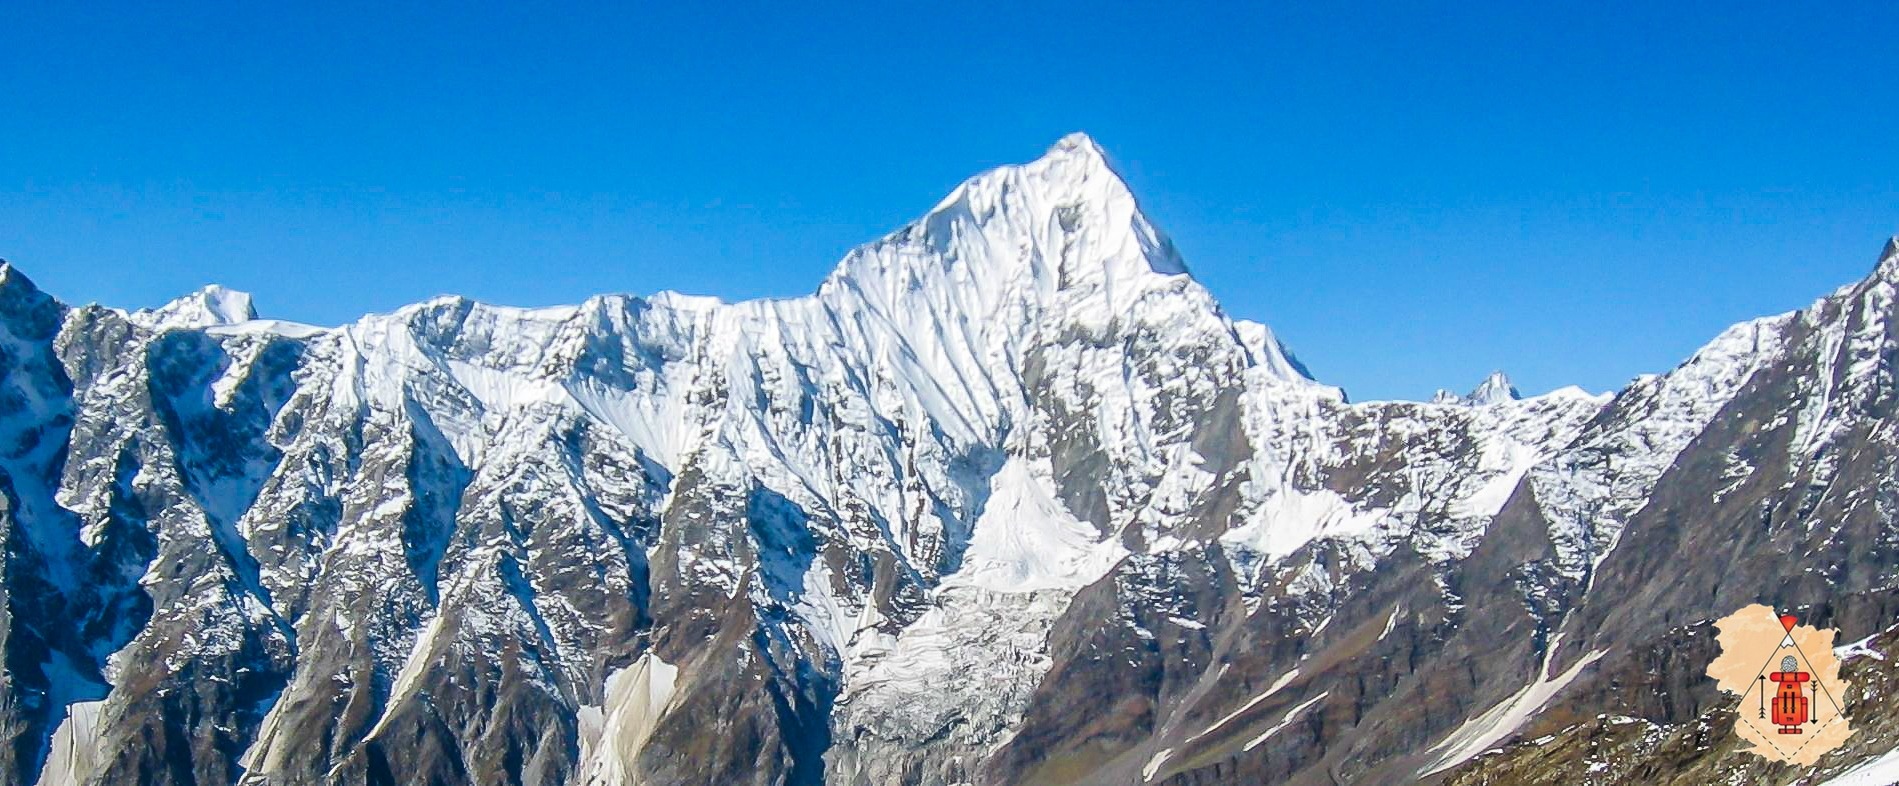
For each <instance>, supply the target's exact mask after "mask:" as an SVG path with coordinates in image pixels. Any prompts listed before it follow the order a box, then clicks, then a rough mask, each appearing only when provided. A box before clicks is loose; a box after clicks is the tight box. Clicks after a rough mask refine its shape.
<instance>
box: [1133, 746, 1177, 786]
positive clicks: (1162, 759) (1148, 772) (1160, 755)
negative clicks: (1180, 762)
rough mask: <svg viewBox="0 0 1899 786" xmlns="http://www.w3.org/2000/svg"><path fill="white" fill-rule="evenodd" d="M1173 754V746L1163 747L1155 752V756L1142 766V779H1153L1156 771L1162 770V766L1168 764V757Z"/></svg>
mask: <svg viewBox="0 0 1899 786" xmlns="http://www.w3.org/2000/svg"><path fill="white" fill-rule="evenodd" d="M1173 755H1174V749H1173V748H1162V749H1161V750H1160V751H1159V752H1157V753H1155V754H1154V756H1153V758H1150V759H1148V760H1147V764H1146V765H1145V766H1142V767H1141V780H1144V781H1151V780H1153V779H1154V773H1157V772H1160V768H1161V766H1162V765H1164V764H1166V763H1167V759H1168V758H1170V757H1172V756H1173Z"/></svg>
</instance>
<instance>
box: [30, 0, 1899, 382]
mask: <svg viewBox="0 0 1899 786" xmlns="http://www.w3.org/2000/svg"><path fill="white" fill-rule="evenodd" d="M55 5H58V6H63V7H58V8H54V7H51V6H55ZM78 5H79V4H34V3H11V4H6V5H5V6H0V110H3V112H0V117H4V124H3V125H0V256H4V257H6V258H8V259H11V260H13V261H14V262H15V263H16V264H18V265H19V266H20V267H21V268H22V269H23V270H25V271H26V272H27V273H28V274H29V275H31V276H32V277H34V279H35V280H37V281H38V282H39V283H40V284H41V285H42V286H43V287H45V288H46V289H48V290H50V291H52V292H53V293H55V294H57V295H59V296H60V297H62V298H64V299H66V300H68V301H70V302H88V301H98V302H104V303H109V304H112V305H118V306H126V307H139V306H149V305H155V304H158V303H161V302H163V301H165V300H167V299H169V298H171V297H173V296H175V295H177V294H181V293H183V292H186V291H189V290H191V289H195V288H197V287H198V286H200V285H203V284H206V283H211V282H218V283H223V284H226V285H229V286H232V287H235V288H239V289H245V290H248V291H251V292H254V293H255V294H256V296H257V301H258V304H259V308H260V309H261V310H262V311H264V312H266V314H267V315H270V316H278V317H283V318H288V319H296V320H302V321H309V322H316V323H321V324H337V323H341V322H345V321H348V320H350V319H352V318H354V317H355V316H356V315H358V314H361V313H363V312H367V311H380V310H388V309H391V308H394V307H396V306H398V305H401V304H403V303H407V302H412V301H415V300H420V299H423V298H426V297H429V296H431V295H435V294H441V293H447V292H454V293H460V294H467V295H470V296H473V297H477V298H480V299H483V300H490V301H495V302H501V303H510V304H519V305H541V304H551V303H561V302H573V301H577V300H579V299H581V298H583V297H585V296H587V295H589V294H593V293H597V292H633V293H647V292H653V291H657V290H660V289H678V290H682V291H687V292H693V293H703V294H713V295H719V296H722V297H725V298H727V299H740V298H749V297H757V296H776V295H795V294H800V293H803V292H806V291H809V290H810V289H812V288H813V287H815V285H816V283H817V282H818V280H819V279H820V278H822V276H823V275H824V273H825V272H827V271H828V270H829V269H830V268H831V266H832V265H833V264H834V262H835V261H836V260H837V259H838V258H839V257H841V256H842V255H843V253H844V252H845V251H847V250H848V249H849V248H850V247H852V246H854V245H856V244H858V243H861V242H864V241H866V240H869V239H871V238H874V237H876V236H877V235H880V234H882V233H883V232H885V231H887V230H889V229H891V228H893V227H895V226H897V225H899V224H901V223H903V222H904V221H906V220H908V219H909V218H911V217H914V216H915V215H917V214H918V213H920V212H922V211H924V210H926V209H927V208H928V207H929V206H930V205H932V204H934V203H935V202H936V200H937V199H938V198H939V197H941V196H942V195H943V194H944V193H945V192H947V191H948V190H949V189H950V188H951V187H953V186H954V185H955V184H956V183H957V182H959V181H961V180H962V179H963V178H965V177H967V176H969V175H971V174H974V173H976V172H977V171H980V170H982V169H985V168H988V167H991V166H994V165H998V164H1002V163H1008V162H1014V161H1021V160H1026V159H1029V158H1033V157H1034V156H1036V155H1038V154H1039V153H1040V152H1041V151H1042V150H1043V149H1044V148H1045V147H1047V146H1048V145H1049V144H1051V143H1052V142H1053V141H1054V140H1055V139H1057V138H1058V137H1060V136H1061V135H1062V134H1064V133H1066V132H1069V131H1073V130H1085V131H1087V132H1089V133H1090V134H1092V135H1093V136H1094V137H1095V138H1096V139H1097V140H1098V141H1099V142H1101V144H1102V145H1103V146H1104V147H1106V148H1107V149H1108V151H1109V153H1110V155H1111V156H1112V157H1113V158H1114V159H1115V162H1116V165H1117V167H1118V168H1119V169H1120V170H1121V171H1122V173H1123V174H1124V175H1125V176H1126V177H1127V179H1128V180H1129V182H1130V183H1131V185H1132V186H1133V188H1134V190H1135V192H1136V193H1137V194H1138V195H1139V196H1140V198H1141V199H1142V202H1143V205H1144V206H1145V207H1146V209H1147V211H1148V213H1149V214H1150V215H1151V216H1152V217H1153V219H1154V220H1155V222H1156V223H1158V224H1159V225H1160V226H1161V227H1163V228H1164V229H1165V230H1167V231H1168V232H1169V233H1170V234H1171V235H1172V236H1173V237H1174V239H1175V240H1176V242H1177V243H1178V244H1179V246H1180V248H1181V249H1182V251H1183V253H1184V254H1185V255H1186V257H1187V260H1188V264H1189V265H1190V266H1191V267H1192V268H1193V270H1194V272H1195V274H1196V275H1197V276H1198V277H1199V278H1200V279H1201V280H1202V281H1204V282H1206V284H1207V285H1208V286H1209V288H1211V289H1212V290H1213V292H1214V293H1215V294H1216V295H1217V296H1218V297H1219V298H1220V300H1221V301H1222V303H1223V304H1225V306H1226V307H1227V309H1228V310H1229V311H1230V312H1232V313H1233V314H1235V315H1237V316H1242V317H1247V318H1252V319H1258V320H1261V321H1264V322H1266V323H1268V324H1270V325H1273V326H1274V327H1275V328H1276V329H1277V330H1278V331H1279V333H1280V334H1281V336H1282V338H1283V339H1285V340H1286V341H1287V343H1288V344H1290V345H1291V347H1292V348H1293V349H1294V351H1295V352H1297V353H1298V354H1299V355H1300V357H1301V358H1302V359H1303V360H1304V361H1305V362H1306V363H1307V365H1308V366H1310V367H1311V369H1312V370H1313V372H1314V373H1315V374H1316V375H1317V376H1319V377H1320V378H1321V379H1323V380H1325V381H1327V382H1331V383H1334V384H1340V385H1343V386H1345V387H1346V388H1347V389H1348V390H1349V391H1351V392H1352V394H1353V395H1354V397H1355V398H1360V399H1364V398H1387V397H1421V396H1428V395H1429V394H1430V393H1431V391H1432V390H1433V389H1435V388H1437V387H1455V388H1460V389H1462V388H1467V387H1469V386H1471V385H1474V384H1475V383H1476V382H1477V381H1478V380H1479V379H1480V378H1481V377H1482V376H1483V375H1484V374H1485V373H1487V372H1488V371H1490V370H1491V369H1493V368H1501V369H1504V370H1506V371H1508V372H1510V373H1511V374H1512V376H1513V377H1515V378H1516V380H1517V382H1518V384H1519V386H1520V387H1522V388H1523V389H1525V390H1526V391H1527V392H1538V391H1542V390H1547V389H1550V388H1554V387H1557V386H1560V385H1564V384H1570V383H1576V384H1581V385H1583V386H1585V387H1588V388H1591V389H1595V390H1607V389H1614V388H1616V387H1619V386H1620V385H1621V384H1623V382H1625V381H1626V380H1627V379H1628V378H1629V377H1631V376H1632V375H1635V374H1638V373H1642V372H1648V371H1661V370H1666V369H1667V368H1669V367H1671V366H1673V365H1674V364H1675V363H1677V362H1679V361H1680V360H1681V359H1682V358H1684V357H1686V356H1687V355H1688V354H1689V353H1690V352H1692V351H1693V350H1694V348H1695V347H1697V346H1699V345H1700V344H1701V343H1702V342H1704V341H1706V340H1707V339H1708V338H1710V337H1712V336H1713V335H1714V334H1715V333H1716V332H1718V331H1719V330H1720V329H1721V328H1723V327H1725V326H1726V325H1728V324H1730V323H1732V322H1736V321H1739V320H1742V319H1745V318H1749V317H1753V316H1757V315H1761V314H1766V313H1773V312H1778V311H1783V310H1787V309H1792V308H1797V307H1800V306H1803V305H1805V304H1806V303H1808V302H1809V301H1811V300H1812V299H1814V298H1816V297H1818V296H1820V295H1822V294H1824V293H1826V292H1827V291H1830V290H1831V289H1833V288H1834V287H1836V286H1838V285H1841V284H1844V283H1847V282H1850V281H1852V280H1855V279H1858V278H1860V277H1862V276H1864V275H1865V274H1866V273H1867V272H1868V270H1870V268H1871V265H1872V264H1873V261H1874V259H1873V258H1874V256H1875V255H1876V254H1877V252H1878V251H1879V248H1880V246H1881V244H1882V243H1883V241H1884V240H1885V238H1886V237H1888V236H1889V235H1892V234H1894V233H1895V232H1899V137H1895V132H1896V130H1899V67H1895V66H1894V65H1893V61H1892V56H1891V46H1890V43H1891V32H1892V31H1893V30H1895V29H1899V5H1892V4H1869V5H1859V6H1856V5H1854V4H1825V5H1823V6H1821V7H1800V8H1796V7H1795V4H1785V3H1759V4H1756V3H1727V4H1721V5H1718V6H1716V5H1702V6H1699V7H1697V8H1681V9H1670V8H1655V7H1651V6H1655V5H1673V4H1649V3H1643V4H1628V5H1611V4H1583V3H1498V4H1487V3H1443V4H1433V3H1405V4H1402V5H1396V4H1394V7H1391V8H1386V9H1382V10H1380V9H1374V8H1370V7H1367V6H1363V5H1357V6H1345V5H1325V4H1298V7H1297V8H1287V7H1280V6H1279V4H1274V5H1272V6H1247V7H1237V6H1226V5H1213V4H1198V3H1187V4H1175V7H1166V6H1163V5H1162V4H1145V3H1142V4H1119V5H1104V6H1099V7H1094V6H1089V5H1086V4H1039V3H1036V4H1020V5H1018V4H1002V3H996V4H989V3H978V4H952V5H951V6H950V7H945V8H936V9H928V8H923V7H921V6H920V4H918V5H909V4H906V5H904V6H902V7H890V8H883V9H876V10H865V9H863V8H859V7H856V6H854V5H849V6H847V5H832V4H826V3H757V4H752V3H734V4H716V5H715V4H696V5H702V6H703V7H701V8H697V9H686V8H677V7H671V6H661V5H656V4H649V3H640V4H613V5H601V6H581V5H573V6H570V7H563V8H561V9H559V10H553V9H551V8H550V9H538V8H527V7H524V5H522V4H480V3H476V4H458V5H455V6H450V5H447V4H443V5H440V6H432V5H419V4H385V3H376V4H360V5H346V4H312V5H313V6H321V8H320V9H318V8H312V9H291V8H285V7H277V6H284V5H287V4H272V3H246V4H237V3H233V4H228V5H226V4H203V5H199V6H197V7H196V8H194V9H188V10H177V9H166V8H159V7H157V6H158V5H160V4H142V5H131V4H128V5H121V6H116V7H113V6H106V5H103V4H102V5H100V6H97V7H93V8H78V7H76V6H78ZM1287 5H1290V4H1287ZM1681 5H1688V4H1681ZM627 6H632V7H627Z"/></svg>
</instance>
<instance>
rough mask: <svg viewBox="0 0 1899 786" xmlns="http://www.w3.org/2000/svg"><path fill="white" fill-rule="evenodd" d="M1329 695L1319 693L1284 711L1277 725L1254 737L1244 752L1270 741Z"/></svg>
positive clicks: (1327, 693)
mask: <svg viewBox="0 0 1899 786" xmlns="http://www.w3.org/2000/svg"><path fill="white" fill-rule="evenodd" d="M1331 694H1332V692H1331V691H1322V692H1320V693H1319V695H1317V696H1314V697H1312V698H1310V699H1306V700H1305V701H1304V702H1301V703H1300V704H1299V705H1298V706H1296V707H1293V708H1292V709H1289V710H1286V714H1285V715H1284V716H1283V717H1281V718H1280V719H1279V722H1278V723H1275V724H1273V727H1272V728H1270V729H1267V730H1266V731H1265V733H1263V734H1261V735H1259V736H1258V737H1254V738H1253V740H1252V741H1251V742H1248V743H1246V748H1245V750H1249V751H1250V750H1252V749H1254V748H1257V747H1259V746H1260V744H1261V743H1264V742H1265V741H1267V740H1270V739H1272V738H1273V735H1275V734H1278V733H1279V732H1280V731H1282V730H1284V729H1285V728H1286V727H1287V726H1291V725H1292V721H1293V719H1294V718H1297V717H1299V713H1301V712H1305V711H1306V708H1307V707H1310V706H1312V705H1314V704H1317V703H1319V700H1320V699H1323V698H1325V697H1326V696H1329V695H1331Z"/></svg>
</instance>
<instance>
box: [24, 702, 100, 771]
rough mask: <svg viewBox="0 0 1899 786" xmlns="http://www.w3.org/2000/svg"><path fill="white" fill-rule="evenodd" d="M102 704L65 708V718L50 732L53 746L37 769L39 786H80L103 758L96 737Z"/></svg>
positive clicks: (76, 704)
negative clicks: (43, 762)
mask: <svg viewBox="0 0 1899 786" xmlns="http://www.w3.org/2000/svg"><path fill="white" fill-rule="evenodd" d="M103 709H105V701H103V700H100V701H82V702H77V703H75V704H71V705H68V706H67V707H66V718H65V719H64V720H61V721H60V722H59V727H58V728H57V729H55V730H54V731H53V747H52V750H51V751H49V752H48V753H47V754H46V762H45V764H44V765H42V766H41V767H40V778H39V783H40V784H41V786H80V785H81V784H84V783H88V782H90V781H91V779H92V774H93V772H94V771H95V770H97V769H98V767H99V764H100V763H101V762H102V761H103V760H104V759H105V750H104V749H103V748H102V747H101V742H102V740H100V738H99V714H100V712H101V711H102V710H103Z"/></svg>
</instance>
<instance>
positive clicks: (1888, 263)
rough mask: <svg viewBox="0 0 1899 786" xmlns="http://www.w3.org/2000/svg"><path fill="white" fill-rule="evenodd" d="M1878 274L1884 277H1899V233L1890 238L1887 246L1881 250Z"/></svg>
mask: <svg viewBox="0 0 1899 786" xmlns="http://www.w3.org/2000/svg"><path fill="white" fill-rule="evenodd" d="M1878 275H1879V276H1880V277H1882V278H1899V235H1893V236H1892V237H1891V238H1890V239H1888V240H1887V241H1886V248H1885V249H1884V250H1882V251H1880V252H1879V270H1878Z"/></svg>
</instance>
